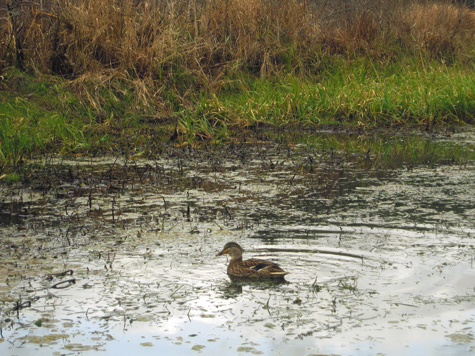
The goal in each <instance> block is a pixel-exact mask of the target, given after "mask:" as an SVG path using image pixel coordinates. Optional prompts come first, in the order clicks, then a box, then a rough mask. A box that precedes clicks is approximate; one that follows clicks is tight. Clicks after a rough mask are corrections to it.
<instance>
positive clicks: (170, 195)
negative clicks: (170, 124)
mask: <svg viewBox="0 0 475 356" xmlns="http://www.w3.org/2000/svg"><path fill="white" fill-rule="evenodd" d="M472 139H473V136H472ZM467 142H473V141H471V139H467ZM365 159H369V158H368V157H367V156H365V157H363V158H360V157H356V156H355V157H353V156H348V154H340V155H339V154H337V153H334V152H333V151H332V152H331V154H329V153H328V151H326V152H324V151H318V150H315V149H311V148H308V147H305V146H295V145H292V146H285V147H284V146H277V145H271V144H261V145H259V146H255V145H252V146H246V145H236V146H233V145H231V146H227V147H225V148H224V147H223V148H221V149H219V150H216V149H212V150H208V149H188V148H186V147H185V148H181V149H173V150H170V151H169V152H166V151H164V152H163V153H162V154H161V156H160V157H157V159H156V160H148V161H145V160H137V161H132V160H128V161H125V160H123V159H121V158H110V159H93V158H78V159H76V160H71V161H56V160H46V161H45V162H43V163H44V166H43V168H41V169H38V170H36V171H33V172H32V173H31V176H30V178H29V180H28V181H27V182H26V183H24V184H18V185H15V186H11V185H2V186H1V187H0V189H1V192H0V197H1V198H0V199H1V201H0V231H1V232H0V234H1V236H2V238H1V240H0V247H1V251H0V257H1V263H0V276H1V279H0V303H1V304H0V306H1V311H2V315H1V318H2V324H1V325H2V334H3V337H2V338H1V339H0V341H1V342H0V353H1V354H2V355H30V354H31V355H54V354H58V355H59V354H66V355H68V354H70V355H76V354H78V353H79V354H84V355H88V354H96V353H99V354H101V353H102V354H114V355H129V354H136V353H138V352H140V354H144V355H158V354H163V355H175V354H176V355H187V354H189V355H194V354H200V353H201V354H206V355H215V354H242V355H252V354H265V355H315V354H319V355H325V354H336V355H368V354H387V355H468V354H471V353H473V352H474V351H475V261H474V259H475V240H474V238H475V198H474V196H475V166H474V163H473V162H466V163H465V164H464V165H459V166H455V165H445V166H437V167H435V168H434V167H431V168H427V166H424V165H421V166H416V167H407V166H402V167H401V168H398V169H391V170H382V169H377V170H375V169H368V165H365V164H364V162H363V163H362V160H363V161H364V160H365ZM365 167H366V169H365ZM231 240H234V241H237V242H239V243H240V244H241V245H242V246H243V247H244V249H245V256H244V257H246V256H247V257H251V256H256V257H261V258H268V259H272V260H274V261H276V262H278V263H280V264H281V265H282V266H283V267H284V269H286V270H288V271H289V272H290V274H289V275H288V276H287V281H288V282H289V283H287V284H278V285H269V284H265V283H258V284H256V283H254V284H231V283H230V282H229V280H228V277H227V275H226V263H227V258H226V257H215V255H216V253H217V252H218V251H220V249H221V248H222V247H223V245H224V244H225V242H227V241H231ZM60 272H66V273H65V274H60V275H58V273H60ZM58 283H59V284H58ZM17 309H18V310H17Z"/></svg>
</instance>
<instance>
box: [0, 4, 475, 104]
mask: <svg viewBox="0 0 475 356" xmlns="http://www.w3.org/2000/svg"><path fill="white" fill-rule="evenodd" d="M0 8H2V9H3V13H2V21H1V22H0V37H1V39H2V42H3V46H2V47H1V48H0V69H1V68H2V67H5V66H8V65H15V64H16V65H17V66H18V67H20V68H21V69H27V68H34V69H36V70H39V71H41V72H50V73H53V74H60V75H63V76H66V77H69V78H71V79H75V80H76V81H77V83H76V85H77V86H78V87H83V86H81V85H80V84H81V83H83V82H87V81H89V80H91V79H93V81H94V82H95V83H96V85H101V83H102V84H104V83H108V82H109V81H110V80H111V78H121V79H124V80H133V81H140V83H138V82H135V84H134V85H135V86H137V88H139V94H138V97H139V98H140V100H142V101H147V100H157V98H162V99H163V98H164V97H165V96H166V95H169V93H170V91H173V92H174V94H173V95H174V98H175V99H177V95H178V96H179V97H178V99H177V100H179V101H183V102H185V101H186V97H187V95H188V94H189V93H190V92H199V91H202V90H206V91H211V92H216V91H218V90H220V89H221V88H222V85H223V81H222V79H223V78H224V77H226V76H227V77H230V76H233V74H235V73H246V74H247V75H249V74H250V75H255V76H260V77H261V78H262V77H267V76H269V75H273V74H276V73H281V72H285V73H292V74H299V73H305V74H307V73H312V72H313V73H315V72H317V73H318V71H319V70H320V68H319V66H320V64H321V63H322V62H325V61H327V60H328V58H331V57H332V56H344V57H345V58H354V57H358V56H365V57H369V58H370V59H372V60H378V61H391V60H394V59H395V58H397V56H400V55H401V53H410V54H411V55H413V54H417V56H422V57H429V58H440V59H447V58H449V59H450V60H453V59H454V58H461V59H462V60H467V59H470V60H471V59H473V53H474V48H475V11H474V10H472V9H470V8H468V7H466V6H463V5H454V4H453V3H452V1H448V0H447V1H430V0H419V1H408V0H399V1H392V0H378V1H365V0H359V1H349V0H333V1H330V0H322V1H317V0H277V1H275V0H274V1H273V0H233V1H231V0H207V1H205V0H167V1H165V0H74V1H72V0H50V1H45V2H43V3H42V5H39V4H38V3H36V2H28V1H19V0H1V1H0ZM73 85H74V84H73ZM83 89H84V87H83ZM96 89H97V87H96V88H94V87H92V88H89V89H84V90H85V93H86V94H85V95H86V97H87V96H88V95H89V96H93V94H92V93H93V91H94V90H96ZM167 93H168V94H167ZM154 98H155V99H154ZM159 101H160V100H159Z"/></svg>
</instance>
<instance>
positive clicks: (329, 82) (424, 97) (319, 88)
mask: <svg viewBox="0 0 475 356" xmlns="http://www.w3.org/2000/svg"><path fill="white" fill-rule="evenodd" d="M236 81H237V82H238V85H237V86H236V87H238V88H241V89H240V90H239V91H238V92H236V89H235V88H233V90H230V91H229V92H228V91H226V90H224V91H222V92H221V93H219V94H217V95H216V96H215V97H213V98H211V99H210V100H208V101H206V102H205V103H199V104H198V107H197V110H198V111H200V112H202V113H204V114H212V113H216V112H220V113H221V117H223V120H228V121H230V122H240V123H241V124H242V123H243V122H244V123H246V124H255V123H267V124H271V125H286V124H298V125H300V126H302V125H303V126H313V125H315V124H335V123H336V124H338V123H340V124H345V125H353V126H365V127H368V126H369V127H378V126H405V127H407V126H409V127H414V126H422V125H424V126H430V127H431V126H433V125H446V124H463V123H469V124H473V123H474V119H473V117H474V113H475V71H474V70H473V68H471V69H467V68H463V67H458V66H450V67H449V66H446V65H444V64H441V63H437V62H433V63H431V64H429V65H427V66H425V67H422V68H420V67H419V66H418V65H417V64H416V63H413V64H412V65H408V66H406V64H402V63H400V64H394V65H391V66H379V67H374V66H371V65H368V64H367V62H364V61H361V62H353V63H350V64H348V65H347V64H346V63H345V62H344V61H341V62H340V66H339V67H337V66H334V67H333V68H331V69H330V70H327V71H325V72H323V73H321V74H320V75H319V76H317V77H313V78H305V79H301V78H298V77H294V76H284V77H282V78H279V79H274V80H262V81H261V80H255V79H254V80H253V79H250V80H247V79H241V80H239V79H238V80H234V82H236Z"/></svg>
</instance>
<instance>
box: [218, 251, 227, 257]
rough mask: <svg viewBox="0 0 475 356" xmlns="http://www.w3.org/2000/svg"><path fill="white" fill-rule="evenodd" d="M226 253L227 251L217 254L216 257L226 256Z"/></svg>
mask: <svg viewBox="0 0 475 356" xmlns="http://www.w3.org/2000/svg"><path fill="white" fill-rule="evenodd" d="M226 253H227V252H226V250H223V251H221V252H219V253H217V254H216V257H218V256H222V255H225V254H226Z"/></svg>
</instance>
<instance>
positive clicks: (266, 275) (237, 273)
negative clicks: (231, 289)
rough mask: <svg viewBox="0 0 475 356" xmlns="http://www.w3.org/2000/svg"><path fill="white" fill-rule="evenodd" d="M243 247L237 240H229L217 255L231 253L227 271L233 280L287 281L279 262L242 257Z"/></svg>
mask: <svg viewBox="0 0 475 356" xmlns="http://www.w3.org/2000/svg"><path fill="white" fill-rule="evenodd" d="M242 252H243V250H242V247H241V246H240V245H239V244H238V243H236V242H228V243H227V244H226V245H224V248H223V249H222V250H221V252H219V253H218V254H217V255H216V256H222V255H226V254H227V255H230V256H231V261H230V262H229V265H228V269H227V273H228V276H229V278H230V279H231V281H233V282H235V281H242V280H261V279H262V280H274V281H285V279H284V276H285V275H287V274H289V272H286V271H284V270H283V269H282V268H281V267H280V266H279V265H278V264H277V263H274V262H272V261H268V260H261V259H258V258H251V259H249V260H244V261H243V259H242Z"/></svg>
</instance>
